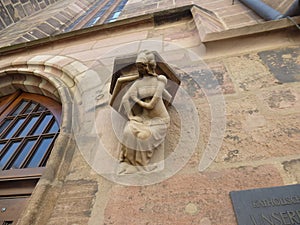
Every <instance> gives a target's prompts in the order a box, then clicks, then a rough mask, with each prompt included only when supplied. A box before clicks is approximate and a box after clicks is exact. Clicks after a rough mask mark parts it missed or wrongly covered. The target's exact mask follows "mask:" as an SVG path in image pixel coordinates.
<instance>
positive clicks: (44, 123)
mask: <svg viewBox="0 0 300 225" xmlns="http://www.w3.org/2000/svg"><path fill="white" fill-rule="evenodd" d="M52 117H53V116H52V115H51V114H48V115H46V116H45V117H44V118H43V120H42V121H41V122H40V124H39V126H38V127H37V128H36V129H35V131H34V133H33V135H36V134H42V133H43V131H44V130H45V128H46V126H47V125H48V124H49V122H50V120H51V119H52Z"/></svg>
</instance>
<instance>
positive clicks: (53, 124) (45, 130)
mask: <svg viewBox="0 0 300 225" xmlns="http://www.w3.org/2000/svg"><path fill="white" fill-rule="evenodd" d="M14 96H15V97H14V98H12V99H13V100H12V101H11V102H10V103H9V104H8V107H7V109H6V110H5V111H4V112H3V115H5V117H3V119H2V121H0V170H9V169H23V168H27V167H30V168H33V167H42V166H45V165H46V163H47V159H48V157H49V153H50V150H51V147H52V142H53V141H54V139H55V137H57V134H58V132H59V123H58V122H57V121H56V119H55V117H54V116H53V114H52V112H54V113H55V114H56V115H59V114H60V110H61V109H60V105H59V104H58V103H56V102H55V101H53V100H51V99H49V98H46V97H43V96H38V95H33V94H28V93H15V94H14ZM6 99H7V97H6ZM28 99H30V100H28ZM2 101H4V100H2ZM0 102H1V99H0ZM38 102H41V103H43V105H41V103H38ZM46 106H48V107H49V109H48V108H47V107H46ZM14 173H15V172H14Z"/></svg>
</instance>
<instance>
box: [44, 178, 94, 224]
mask: <svg viewBox="0 0 300 225" xmlns="http://www.w3.org/2000/svg"><path fill="white" fill-rule="evenodd" d="M97 191H98V186H97V183H96V182H95V181H87V180H76V181H66V182H65V184H64V185H63V187H62V190H61V192H60V195H59V198H58V200H57V202H56V205H55V208H54V210H53V213H52V215H51V217H50V219H49V222H48V223H47V224H49V225H50V224H51V225H52V224H57V222H58V221H65V222H66V223H62V224H87V222H88V219H89V216H90V214H91V208H92V206H93V199H94V198H95V193H96V192H97Z"/></svg>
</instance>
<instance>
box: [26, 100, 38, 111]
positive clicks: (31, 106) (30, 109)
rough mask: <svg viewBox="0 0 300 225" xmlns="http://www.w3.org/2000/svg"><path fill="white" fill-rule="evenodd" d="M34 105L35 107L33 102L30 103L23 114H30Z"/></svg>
mask: <svg viewBox="0 0 300 225" xmlns="http://www.w3.org/2000/svg"><path fill="white" fill-rule="evenodd" d="M36 105H37V104H36V103H35V102H32V103H31V104H30V105H29V106H28V108H27V109H26V110H25V112H24V114H28V113H31V112H32V110H33V109H34V108H35V107H36Z"/></svg>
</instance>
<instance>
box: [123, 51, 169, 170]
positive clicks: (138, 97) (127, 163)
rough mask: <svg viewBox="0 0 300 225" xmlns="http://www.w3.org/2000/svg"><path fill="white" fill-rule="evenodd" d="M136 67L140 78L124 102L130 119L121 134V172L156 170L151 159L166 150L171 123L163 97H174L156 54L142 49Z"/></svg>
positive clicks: (130, 89)
mask: <svg viewBox="0 0 300 225" xmlns="http://www.w3.org/2000/svg"><path fill="white" fill-rule="evenodd" d="M136 67H137V70H138V73H139V78H138V79H136V80H135V81H134V82H133V84H132V85H131V86H130V88H129V89H128V90H127V92H126V93H125V94H124V96H123V97H122V101H121V105H120V109H122V107H123V109H124V110H125V115H126V116H127V119H128V121H127V123H126V125H125V128H124V130H123V136H122V138H121V139H122V140H121V149H120V159H119V160H120V165H119V169H118V173H119V174H132V173H136V172H150V171H154V170H155V169H156V168H157V165H156V164H155V163H151V159H152V157H153V155H154V154H156V152H157V151H162V152H160V154H161V153H162V154H163V152H164V140H165V137H166V133H167V129H168V127H169V124H170V117H169V113H168V111H167V109H166V106H165V103H164V101H163V100H164V99H165V100H170V98H171V95H170V94H169V93H168V91H167V90H166V89H165V87H166V84H167V78H166V77H165V76H164V75H157V74H156V73H155V67H156V61H155V55H154V54H153V53H151V52H148V51H142V52H140V53H139V54H138V56H137V59H136Z"/></svg>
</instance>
